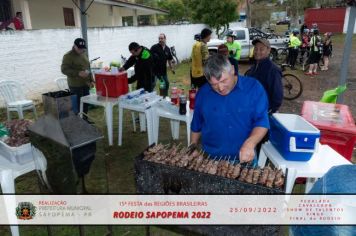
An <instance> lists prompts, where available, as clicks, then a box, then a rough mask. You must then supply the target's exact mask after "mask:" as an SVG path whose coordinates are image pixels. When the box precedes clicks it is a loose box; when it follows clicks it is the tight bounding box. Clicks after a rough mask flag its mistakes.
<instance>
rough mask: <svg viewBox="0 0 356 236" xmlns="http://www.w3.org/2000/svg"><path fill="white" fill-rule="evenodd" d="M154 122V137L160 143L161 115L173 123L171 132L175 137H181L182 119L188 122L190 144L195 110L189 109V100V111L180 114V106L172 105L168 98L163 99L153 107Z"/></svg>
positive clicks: (188, 140)
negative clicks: (180, 126) (191, 125)
mask: <svg viewBox="0 0 356 236" xmlns="http://www.w3.org/2000/svg"><path fill="white" fill-rule="evenodd" d="M153 109H154V111H153V124H154V132H153V133H154V138H155V143H158V134H159V119H160V117H164V118H168V119H170V123H171V132H172V137H173V139H178V138H179V124H180V121H182V122H185V123H186V127H187V142H188V146H189V144H190V123H191V122H192V119H193V110H190V109H189V101H187V106H186V109H187V113H186V114H185V115H180V114H179V107H178V106H175V105H172V104H171V103H170V102H168V101H166V100H162V101H160V102H159V103H157V105H156V106H155V107H154V108H153Z"/></svg>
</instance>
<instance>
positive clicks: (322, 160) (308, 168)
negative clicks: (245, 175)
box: [258, 142, 352, 193]
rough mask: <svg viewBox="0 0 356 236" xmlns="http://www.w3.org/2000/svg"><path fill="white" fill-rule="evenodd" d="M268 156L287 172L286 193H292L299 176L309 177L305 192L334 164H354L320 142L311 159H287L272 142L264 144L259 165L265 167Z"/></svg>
mask: <svg viewBox="0 0 356 236" xmlns="http://www.w3.org/2000/svg"><path fill="white" fill-rule="evenodd" d="M267 158H268V159H269V160H270V161H271V162H272V163H273V164H274V165H275V166H276V167H277V168H280V169H282V170H283V172H284V173H286V169H287V168H288V173H287V176H286V193H291V192H292V190H293V186H294V182H295V180H296V179H297V178H299V177H305V178H307V183H306V186H305V192H306V193H307V192H309V191H310V189H311V188H312V187H313V184H314V183H315V181H316V179H317V178H320V177H322V176H323V175H324V174H325V173H326V172H328V170H329V169H330V168H331V167H333V166H338V165H347V164H352V163H351V162H349V161H348V160H346V159H345V158H344V157H343V156H341V155H340V154H339V153H337V152H336V151H335V150H334V149H332V148H331V147H329V146H328V145H323V144H319V147H318V151H317V152H315V153H314V155H313V156H312V158H311V159H310V160H309V161H306V162H304V161H287V160H285V159H284V158H283V157H282V156H281V155H280V154H279V152H278V151H277V150H276V149H275V147H274V146H273V145H272V143H271V142H267V143H265V144H263V145H262V148H261V152H260V156H259V159H258V165H259V166H260V167H264V166H265V164H266V161H267Z"/></svg>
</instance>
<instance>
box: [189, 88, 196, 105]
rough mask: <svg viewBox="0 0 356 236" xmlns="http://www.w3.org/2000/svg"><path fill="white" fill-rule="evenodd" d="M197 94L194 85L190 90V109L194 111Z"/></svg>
mask: <svg viewBox="0 0 356 236" xmlns="http://www.w3.org/2000/svg"><path fill="white" fill-rule="evenodd" d="M196 94H197V90H196V89H195V88H194V85H192V88H191V89H190V90H189V108H190V109H192V110H193V109H194V105H195V95H196Z"/></svg>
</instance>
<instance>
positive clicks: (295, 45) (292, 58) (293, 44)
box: [289, 29, 302, 70]
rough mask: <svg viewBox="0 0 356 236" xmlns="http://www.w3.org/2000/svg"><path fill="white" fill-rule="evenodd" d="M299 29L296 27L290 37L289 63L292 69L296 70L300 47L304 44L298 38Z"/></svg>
mask: <svg viewBox="0 0 356 236" xmlns="http://www.w3.org/2000/svg"><path fill="white" fill-rule="evenodd" d="M298 34H299V30H297V29H294V30H293V33H292V34H291V36H290V38H289V63H290V66H291V69H292V70H295V63H296V61H297V57H298V53H299V47H300V45H301V44H302V42H301V41H300V39H299V38H298Z"/></svg>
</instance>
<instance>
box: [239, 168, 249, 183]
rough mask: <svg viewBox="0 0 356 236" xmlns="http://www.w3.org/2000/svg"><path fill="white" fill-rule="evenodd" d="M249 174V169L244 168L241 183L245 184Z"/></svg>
mask: <svg viewBox="0 0 356 236" xmlns="http://www.w3.org/2000/svg"><path fill="white" fill-rule="evenodd" d="M247 174H248V168H247V167H245V168H243V169H242V171H241V175H240V177H239V181H241V182H245V179H246V176H247Z"/></svg>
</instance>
